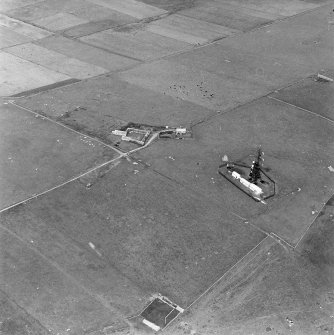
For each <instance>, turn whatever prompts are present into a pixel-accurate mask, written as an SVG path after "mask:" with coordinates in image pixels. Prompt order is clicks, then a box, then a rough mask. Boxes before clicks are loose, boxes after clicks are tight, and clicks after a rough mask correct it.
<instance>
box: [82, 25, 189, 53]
mask: <svg viewBox="0 0 334 335" xmlns="http://www.w3.org/2000/svg"><path fill="white" fill-rule="evenodd" d="M80 40H81V41H83V42H86V43H88V44H91V45H94V46H96V47H98V48H103V49H105V50H109V51H111V52H115V53H118V54H121V55H124V56H127V57H132V58H134V59H137V60H152V59H155V58H160V57H163V56H166V55H170V54H173V53H175V52H179V51H183V50H188V49H190V48H191V47H192V45H191V44H189V43H185V42H181V41H178V40H175V39H171V38H168V37H164V36H161V35H157V34H154V33H151V32H149V31H143V30H141V27H136V26H135V27H134V28H133V30H132V29H131V28H127V27H124V29H122V28H121V27H120V28H119V29H117V31H115V30H112V29H110V30H106V31H103V32H100V33H96V34H92V35H89V36H85V37H81V38H80Z"/></svg>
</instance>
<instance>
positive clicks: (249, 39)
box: [217, 11, 334, 71]
mask: <svg viewBox="0 0 334 335" xmlns="http://www.w3.org/2000/svg"><path fill="white" fill-rule="evenodd" d="M316 18H317V19H318V20H320V21H321V23H319V24H315V25H312V24H309V25H307V24H306V22H305V21H304V16H303V15H301V16H300V17H298V18H297V19H296V20H291V21H284V22H279V23H275V24H273V25H271V26H270V27H265V28H262V29H259V30H256V31H253V32H250V33H248V34H244V35H239V36H236V37H234V38H233V39H224V40H222V41H218V42H217V43H218V44H220V45H222V46H223V47H233V48H235V49H237V50H242V51H245V52H249V53H254V54H256V55H260V56H266V57H270V58H276V59H281V60H282V61H285V62H290V61H291V62H293V63H299V64H301V65H304V66H308V67H309V69H310V70H312V71H319V69H322V68H328V69H331V68H333V64H334V54H333V51H332V49H330V48H324V47H323V46H322V47H319V46H318V45H317V44H315V43H313V44H312V45H310V44H309V43H307V42H306V41H309V40H310V39H311V38H315V39H316V38H317V37H318V36H319V34H322V33H326V30H328V28H327V26H326V21H325V18H324V13H323V12H322V11H319V12H317V11H315V12H314V13H313V20H316ZM305 42H306V43H305Z"/></svg>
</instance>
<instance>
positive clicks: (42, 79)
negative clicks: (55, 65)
mask: <svg viewBox="0 0 334 335" xmlns="http://www.w3.org/2000/svg"><path fill="white" fill-rule="evenodd" d="M0 78H1V89H0V96H10V95H13V94H16V93H20V92H22V91H27V90H31V89H34V88H37V87H41V86H45V85H50V84H53V83H56V82H58V81H63V80H67V79H70V77H69V76H67V75H65V74H62V73H58V72H55V71H52V70H49V69H46V68H44V67H42V66H39V65H37V64H34V63H31V62H28V61H26V60H24V59H22V58H19V57H16V56H13V55H11V54H9V53H6V52H1V53H0Z"/></svg>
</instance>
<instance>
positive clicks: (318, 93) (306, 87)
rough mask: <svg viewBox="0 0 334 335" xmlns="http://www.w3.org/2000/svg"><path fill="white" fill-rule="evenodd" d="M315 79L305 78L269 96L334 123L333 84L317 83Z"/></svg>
mask: <svg viewBox="0 0 334 335" xmlns="http://www.w3.org/2000/svg"><path fill="white" fill-rule="evenodd" d="M315 78H316V77H312V78H307V79H305V80H303V81H302V82H300V83H298V84H296V85H293V86H289V87H287V88H285V89H282V90H280V91H278V92H277V93H273V94H271V96H273V97H274V98H277V99H280V100H283V101H286V102H288V103H290V104H293V105H296V106H298V107H301V108H305V109H307V110H309V111H311V112H313V113H316V114H319V115H321V116H324V117H327V118H329V119H331V120H332V121H334V111H333V104H334V84H333V83H330V82H329V83H323V82H317V81H316V79H315Z"/></svg>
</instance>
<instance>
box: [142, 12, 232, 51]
mask: <svg viewBox="0 0 334 335" xmlns="http://www.w3.org/2000/svg"><path fill="white" fill-rule="evenodd" d="M146 30H148V31H151V32H153V33H156V34H159V35H162V36H166V37H170V38H174V39H176V40H179V41H183V42H186V43H190V44H204V43H207V42H209V41H212V40H216V39H219V38H222V37H225V36H228V35H231V34H233V33H235V30H233V29H230V28H227V27H223V26H220V25H217V24H214V23H210V22H205V21H201V20H196V19H193V18H190V17H186V16H182V15H178V14H173V15H169V16H167V17H165V18H162V19H160V20H157V21H153V22H151V23H149V24H148V25H147V27H146Z"/></svg>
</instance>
